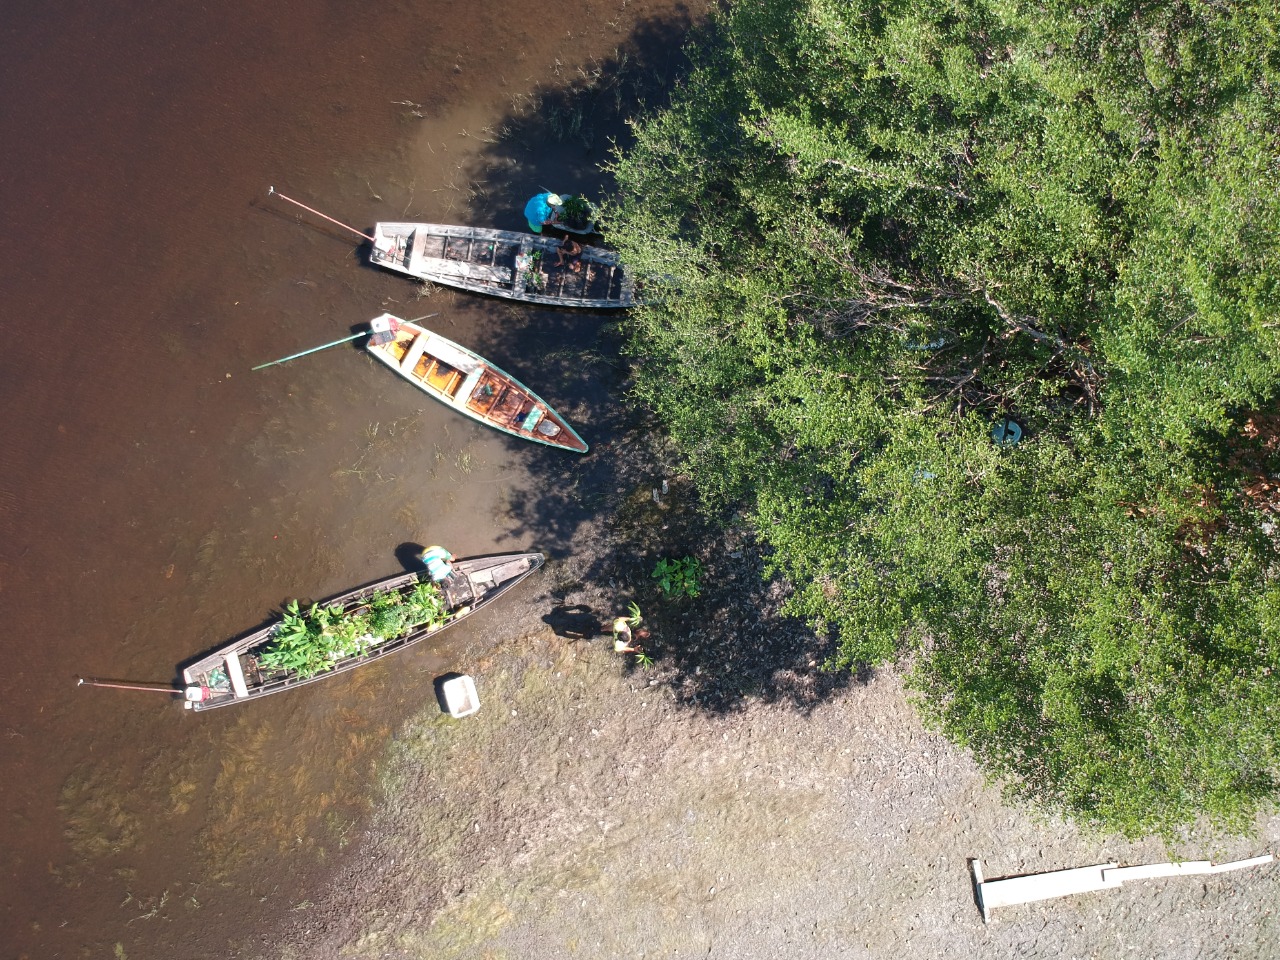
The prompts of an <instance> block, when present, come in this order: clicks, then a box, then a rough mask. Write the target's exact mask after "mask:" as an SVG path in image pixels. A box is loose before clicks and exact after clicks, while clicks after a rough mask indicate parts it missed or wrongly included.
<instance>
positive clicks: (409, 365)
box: [366, 313, 588, 453]
mask: <svg viewBox="0 0 1280 960" xmlns="http://www.w3.org/2000/svg"><path fill="white" fill-rule="evenodd" d="M369 327H370V330H371V332H372V336H371V337H370V338H369V341H368V343H367V345H366V348H367V349H368V351H369V353H370V354H372V355H373V356H374V357H375V358H377V359H378V360H380V361H381V362H382V363H385V364H386V365H387V366H388V367H390V368H391V369H392V370H394V371H395V372H396V373H398V374H400V376H402V377H404V378H405V379H406V380H408V381H409V382H410V383H412V384H413V385H414V386H415V387H417V388H418V389H420V390H422V391H423V392H424V393H428V394H430V395H431V396H433V397H435V398H436V399H437V400H439V401H440V402H441V403H443V404H445V405H446V406H449V407H452V408H453V409H454V410H457V411H458V412H459V413H461V414H464V415H465V416H468V417H470V418H471V419H472V420H478V421H480V422H481V423H483V424H486V425H487V426H490V427H493V428H494V429H495V430H501V431H502V432H503V433H509V434H511V436H513V437H521V438H523V439H525V440H532V441H534V442H535V443H544V444H546V445H547V446H549V447H559V448H560V449H562V450H572V451H574V452H575V453H586V452H587V449H588V448H587V444H586V442H585V441H584V440H583V439H582V437H580V436H578V433H577V431H575V430H574V429H573V427H571V426H569V422H568V421H567V420H565V419H564V417H562V416H560V414H558V413H556V411H555V410H553V409H552V408H551V406H550V405H549V404H548V403H547V402H546V401H545V400H543V399H542V398H541V397H539V396H538V395H537V394H536V393H534V392H533V391H532V390H530V389H529V388H528V387H526V386H525V385H524V384H523V383H521V382H520V381H519V380H517V379H516V378H515V377H513V376H511V374H509V373H507V372H505V371H503V370H501V369H500V368H498V367H496V366H494V365H493V364H492V363H490V362H489V361H488V360H485V359H484V358H483V357H481V356H480V355H479V354H477V353H474V352H472V351H471V350H468V349H467V348H466V347H463V346H460V345H459V344H456V343H454V342H453V341H452V340H446V339H445V338H444V337H442V336H440V334H438V333H433V332H432V331H430V330H428V329H426V328H425V327H420V326H418V325H417V324H416V323H410V322H408V321H406V320H401V319H399V318H398V317H393V316H392V315H391V314H389V313H384V314H383V315H382V316H380V317H376V318H374V320H373V321H371V322H370V324H369Z"/></svg>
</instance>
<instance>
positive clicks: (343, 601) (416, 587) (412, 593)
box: [182, 553, 545, 710]
mask: <svg viewBox="0 0 1280 960" xmlns="http://www.w3.org/2000/svg"><path fill="white" fill-rule="evenodd" d="M544 561H545V558H544V557H543V555H542V554H540V553H507V554H501V555H499V556H493V557H474V558H471V559H467V560H455V561H454V562H453V573H452V574H451V575H450V576H449V578H448V579H446V580H443V581H441V582H439V583H433V582H432V581H431V580H430V578H429V577H427V575H426V573H425V572H423V573H401V574H397V575H395V576H392V577H387V578H386V579H383V580H379V581H377V582H376V583H371V584H369V585H368V586H365V587H360V588H359V589H358V590H352V591H351V592H349V593H344V594H342V595H341V596H337V597H333V598H332V599H330V600H326V601H324V602H323V603H320V604H316V605H314V606H313V607H312V608H311V610H310V611H304V610H300V609H299V607H298V606H297V604H296V602H295V603H292V604H290V605H289V607H288V608H286V611H285V613H284V614H282V615H281V616H280V617H279V618H277V619H276V620H275V621H274V622H273V623H271V624H270V625H268V626H265V627H263V628H262V629H260V630H256V631H254V632H253V633H251V634H249V635H248V636H246V637H242V638H241V639H239V640H235V641H233V642H231V643H229V644H227V645H226V646H224V647H221V648H219V649H217V650H215V651H214V652H212V653H210V654H208V655H207V656H204V657H201V658H200V659H199V660H196V661H195V662H194V663H192V664H191V665H190V666H188V667H186V668H185V669H184V670H183V671H182V676H183V679H184V680H185V681H186V684H187V689H186V706H187V707H188V708H189V709H192V710H212V709H214V708H215V707H228V706H231V705H232V704H236V703H247V702H248V701H250V700H256V699H258V698H259V697H265V696H267V695H268V694H272V693H280V692H282V691H284V690H292V689H294V688H295V687H300V686H302V685H304V684H307V683H314V682H316V681H317V680H323V679H324V678H325V677H332V676H336V675H338V674H340V673H346V672H347V671H348V670H354V669H355V668H356V667H359V666H362V665H363V664H366V663H371V662H372V661H374V660H380V659H381V658H383V657H385V656H389V655H390V654H393V653H395V652H396V651H398V650H403V649H404V648H405V647H409V646H412V645H413V644H415V643H418V642H419V641H421V640H425V639H426V638H427V637H433V636H435V635H436V634H438V633H439V632H440V631H442V630H447V629H448V628H449V627H451V626H453V625H454V624H455V623H460V622H461V621H463V620H465V619H466V618H467V617H469V616H471V615H472V614H474V613H475V612H476V611H478V610H480V609H482V608H484V607H487V606H489V605H490V604H491V603H493V602H494V601H495V600H497V599H498V598H499V597H500V596H502V595H503V594H505V593H506V592H507V591H509V590H510V589H511V588H512V587H514V586H515V585H516V584H518V583H519V582H520V581H521V580H523V579H524V578H525V577H527V576H528V575H529V574H531V573H532V572H533V571H535V570H537V569H538V568H539V567H541V566H542V564H543V562H544ZM388 610H390V611H392V614H391V615H390V616H389V615H388V614H387V613H386V612H385V611H388ZM400 610H403V611H404V612H399V611H400ZM423 610H426V611H428V612H427V613H423V612H422V611H423ZM397 613H398V616H397ZM308 615H310V616H311V617H312V621H313V622H314V621H315V618H316V617H319V618H320V620H321V621H322V622H324V623H325V624H327V626H326V627H325V629H326V630H327V631H330V632H331V633H332V634H334V635H339V634H340V633H341V630H342V624H343V622H344V621H346V622H348V623H359V624H360V627H359V629H364V630H365V631H366V632H365V633H364V634H363V635H352V636H350V637H347V638H346V639H345V640H343V641H341V642H338V641H335V642H334V643H333V645H332V648H333V649H334V650H335V651H336V652H334V653H331V654H329V655H328V656H325V657H323V662H322V663H320V664H319V665H318V666H317V665H315V664H312V665H311V667H310V668H300V667H290V666H282V665H280V660H281V659H282V657H281V655H280V648H281V646H282V640H283V639H284V637H283V636H282V634H283V633H284V632H285V631H286V630H288V629H293V627H294V625H295V624H297V623H299V622H301V621H302V620H304V619H306V617H307V616H308ZM380 616H381V618H382V619H381V621H380V620H379V619H378V618H379V617H380ZM406 616H407V617H408V618H409V622H403V623H400V624H399V625H398V626H397V627H396V628H395V629H394V633H393V635H392V636H389V637H384V636H381V635H379V634H377V633H376V632H375V631H376V630H377V629H378V626H379V623H388V622H390V623H396V621H397V619H399V620H402V621H403V620H404V619H405V617H406ZM361 618H363V619H361ZM422 618H425V619H422ZM415 621H416V622H415ZM347 632H348V633H352V634H354V633H355V631H354V630H351V629H348V631H347ZM386 632H392V631H391V630H387V631H386Z"/></svg>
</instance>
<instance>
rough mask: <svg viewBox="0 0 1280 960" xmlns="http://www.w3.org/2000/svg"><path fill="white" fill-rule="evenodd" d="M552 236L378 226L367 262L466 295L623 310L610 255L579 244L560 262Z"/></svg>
mask: <svg viewBox="0 0 1280 960" xmlns="http://www.w3.org/2000/svg"><path fill="white" fill-rule="evenodd" d="M560 251H561V245H560V241H559V240H557V239H555V238H553V237H546V236H540V235H538V234H532V233H518V232H516V231H514V230H490V229H488V228H486V227H458V226H449V225H447V224H442V223H379V224H377V225H375V226H374V228H373V249H372V252H371V254H370V257H371V260H372V262H373V263H375V264H377V265H378V266H381V267H386V268H387V269H389V270H395V271H398V272H399V273H404V274H408V275H409V276H411V277H414V278H415V279H418V280H429V281H431V282H432V283H438V284H441V285H443V286H448V287H459V288H461V289H463V290H470V291H472V292H473V293H485V294H489V295H490V296H494V297H507V298H508V299H511V300H523V301H526V302H529V303H543V304H547V305H549V306H557V307H595V308H597V309H601V308H616V307H630V306H632V305H633V304H634V303H635V289H634V287H633V285H632V283H631V279H630V277H628V276H627V275H626V274H625V273H624V271H623V267H622V264H621V263H620V262H619V260H618V255H617V254H616V253H614V252H612V251H611V250H604V249H601V248H600V247H590V246H583V247H582V252H581V253H579V254H577V255H576V256H574V257H572V258H569V257H563V258H562V257H561V256H560Z"/></svg>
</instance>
